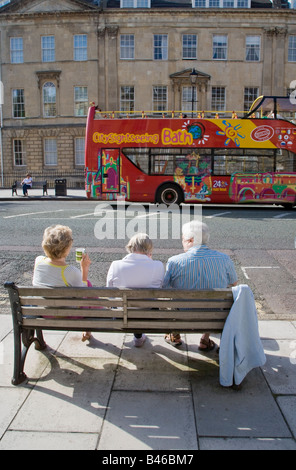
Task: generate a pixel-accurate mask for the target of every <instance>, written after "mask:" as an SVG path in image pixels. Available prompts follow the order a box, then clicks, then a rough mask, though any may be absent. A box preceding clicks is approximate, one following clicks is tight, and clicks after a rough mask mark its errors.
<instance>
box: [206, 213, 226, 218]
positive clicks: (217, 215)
mask: <svg viewBox="0 0 296 470" xmlns="http://www.w3.org/2000/svg"><path fill="white" fill-rule="evenodd" d="M225 214H231V212H219V213H218V214H213V215H206V216H205V219H212V218H213V217H220V216H221V215H225Z"/></svg>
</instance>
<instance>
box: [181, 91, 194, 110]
mask: <svg viewBox="0 0 296 470" xmlns="http://www.w3.org/2000/svg"><path fill="white" fill-rule="evenodd" d="M192 95H193V111H196V104H197V100H196V87H192V86H190V87H189V86H184V87H183V88H182V111H192Z"/></svg>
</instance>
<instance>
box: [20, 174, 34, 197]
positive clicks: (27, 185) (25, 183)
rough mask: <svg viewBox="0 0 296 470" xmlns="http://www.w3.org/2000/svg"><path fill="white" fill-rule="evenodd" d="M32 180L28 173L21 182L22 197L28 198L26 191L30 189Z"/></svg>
mask: <svg viewBox="0 0 296 470" xmlns="http://www.w3.org/2000/svg"><path fill="white" fill-rule="evenodd" d="M32 183H33V179H32V176H31V175H30V173H27V174H26V177H25V178H24V179H23V181H22V186H23V193H24V196H28V189H29V188H32Z"/></svg>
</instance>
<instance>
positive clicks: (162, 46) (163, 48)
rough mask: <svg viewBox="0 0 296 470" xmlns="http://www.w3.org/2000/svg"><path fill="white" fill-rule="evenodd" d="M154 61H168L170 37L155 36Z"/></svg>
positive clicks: (163, 35) (165, 35) (164, 35)
mask: <svg viewBox="0 0 296 470" xmlns="http://www.w3.org/2000/svg"><path fill="white" fill-rule="evenodd" d="M158 43H159V44H158ZM153 60H168V35H167V34H154V36H153Z"/></svg>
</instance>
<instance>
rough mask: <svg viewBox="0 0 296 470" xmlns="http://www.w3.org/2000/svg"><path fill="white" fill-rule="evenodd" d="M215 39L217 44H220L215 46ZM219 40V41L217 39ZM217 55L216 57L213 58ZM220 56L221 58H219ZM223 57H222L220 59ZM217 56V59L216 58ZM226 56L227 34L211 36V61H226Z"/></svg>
mask: <svg viewBox="0 0 296 470" xmlns="http://www.w3.org/2000/svg"><path fill="white" fill-rule="evenodd" d="M215 38H216V41H217V44H218V41H219V42H220V43H221V44H218V45H216V46H215ZM218 38H220V39H218ZM222 38H224V39H225V41H222ZM215 55H217V57H214V56H215ZM220 55H221V57H220ZM222 55H223V57H222ZM218 56H219V57H218ZM227 56H228V36H227V34H213V57H212V59H213V60H227Z"/></svg>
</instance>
